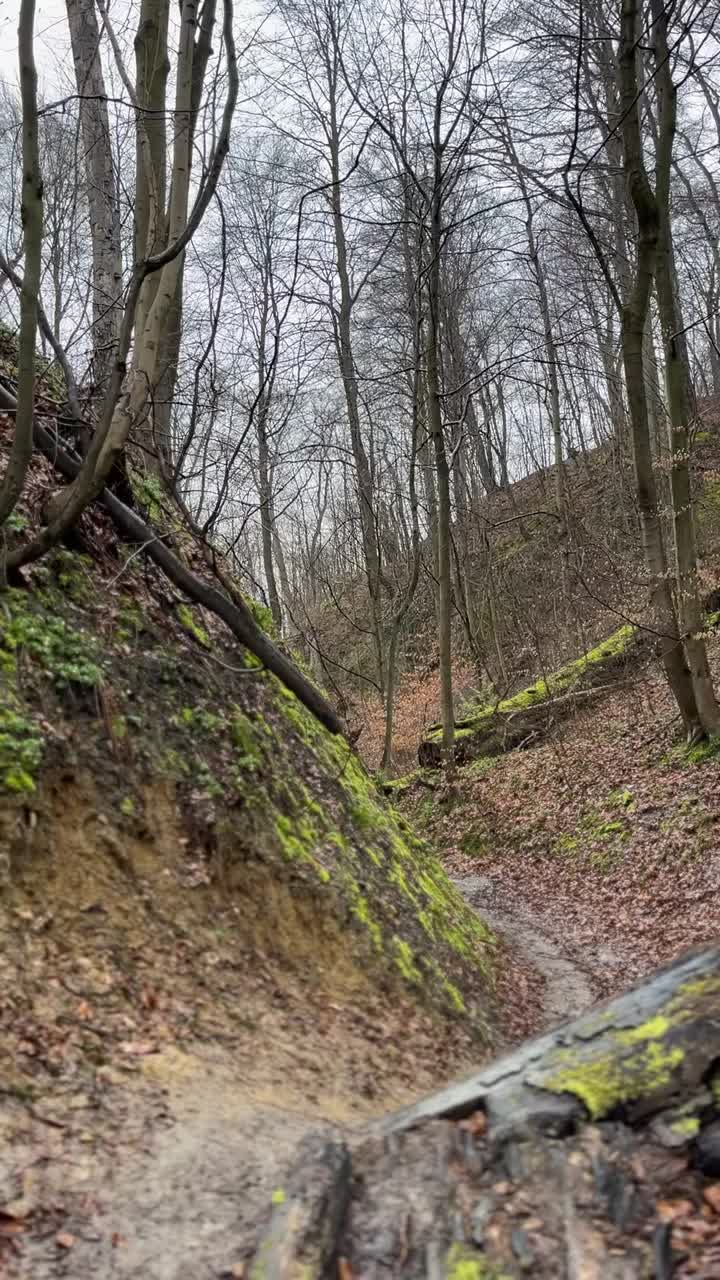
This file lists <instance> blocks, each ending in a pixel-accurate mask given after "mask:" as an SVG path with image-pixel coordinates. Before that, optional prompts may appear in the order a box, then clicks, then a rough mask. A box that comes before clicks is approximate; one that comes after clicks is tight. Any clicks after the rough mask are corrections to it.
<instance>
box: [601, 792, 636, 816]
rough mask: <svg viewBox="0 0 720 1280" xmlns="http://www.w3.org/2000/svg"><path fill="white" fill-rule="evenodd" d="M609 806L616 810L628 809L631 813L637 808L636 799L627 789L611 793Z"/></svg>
mask: <svg viewBox="0 0 720 1280" xmlns="http://www.w3.org/2000/svg"><path fill="white" fill-rule="evenodd" d="M608 804H611V805H612V806H613V807H614V808H616V809H628V810H629V811H630V812H631V813H633V812H634V811H635V809H636V807H637V806H636V804H635V797H634V796H633V793H632V791H630V790H628V788H627V787H618V788H617V790H615V791H611V792H610V795H609V796H608Z"/></svg>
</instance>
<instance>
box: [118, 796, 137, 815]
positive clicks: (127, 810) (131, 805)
mask: <svg viewBox="0 0 720 1280" xmlns="http://www.w3.org/2000/svg"><path fill="white" fill-rule="evenodd" d="M120 812H121V814H122V815H123V817H124V818H134V817H135V801H134V800H133V798H132V796H123V799H122V800H121V801H120Z"/></svg>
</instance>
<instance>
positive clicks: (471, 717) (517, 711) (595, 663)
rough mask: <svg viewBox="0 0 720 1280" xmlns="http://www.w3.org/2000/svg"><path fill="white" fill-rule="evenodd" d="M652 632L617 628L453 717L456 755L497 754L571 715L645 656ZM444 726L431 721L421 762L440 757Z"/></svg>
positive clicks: (428, 764) (427, 764) (432, 763)
mask: <svg viewBox="0 0 720 1280" xmlns="http://www.w3.org/2000/svg"><path fill="white" fill-rule="evenodd" d="M650 635H651V633H645V632H643V631H641V630H640V629H639V628H636V627H635V626H633V625H629V624H627V625H625V626H622V627H620V628H619V630H617V631H616V632H614V634H613V635H611V636H608V638H607V639H606V640H603V641H602V642H601V643H600V644H599V645H597V646H596V648H594V649H591V650H589V651H588V652H587V653H584V654H583V655H582V656H581V657H580V658H576V659H575V661H574V662H568V663H567V664H566V666H564V667H561V668H560V670H559V671H556V672H554V673H553V674H552V675H548V676H546V677H542V678H541V679H539V680H537V681H536V682H535V684H532V685H529V686H528V688H526V689H522V690H521V691H520V692H519V693H516V694H513V695H512V696H511V697H509V698H502V699H499V700H498V701H497V702H495V703H494V704H493V703H491V704H488V705H487V706H479V707H477V709H471V710H470V711H469V712H468V713H467V714H466V715H464V716H463V717H461V718H460V719H458V720H457V721H456V722H455V761H456V763H458V764H463V763H466V762H467V761H468V760H474V759H477V758H478V757H479V756H498V755H502V754H503V752H505V751H511V750H512V749H513V748H514V747H518V746H521V745H523V744H524V743H527V742H529V741H532V740H533V739H535V738H536V737H537V736H538V735H539V734H543V733H546V732H547V730H548V729H549V728H551V726H552V725H554V724H556V723H558V722H559V721H561V720H564V719H565V718H566V717H567V716H569V715H572V713H573V711H575V710H576V708H577V707H578V706H583V705H584V704H585V703H587V702H588V701H589V700H590V699H592V698H596V697H599V696H600V695H601V694H603V693H604V692H606V688H607V685H608V682H611V683H612V687H613V688H614V687H616V686H617V681H618V679H619V678H620V677H621V676H622V675H624V674H626V673H627V672H628V670H630V669H631V668H633V667H637V665H638V662H639V661H640V660H642V659H644V658H646V657H647V656H648V652H649V649H650V646H649V644H648V639H649V637H650ZM441 746H442V726H441V725H440V724H431V725H430V726H429V727H428V730H427V732H426V734H425V737H424V738H423V740H422V742H421V743H420V746H419V749H418V761H419V763H420V764H421V765H422V766H423V767H424V768H438V767H439V766H440V764H441V763H442V751H441Z"/></svg>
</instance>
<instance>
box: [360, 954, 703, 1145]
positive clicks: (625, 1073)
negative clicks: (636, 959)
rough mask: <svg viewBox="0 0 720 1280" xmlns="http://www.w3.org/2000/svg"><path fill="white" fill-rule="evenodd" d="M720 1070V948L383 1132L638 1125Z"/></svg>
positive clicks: (503, 1133) (392, 1119)
mask: <svg viewBox="0 0 720 1280" xmlns="http://www.w3.org/2000/svg"><path fill="white" fill-rule="evenodd" d="M716 1061H717V1062H718V1063H720V947H711V948H708V949H707V950H702V951H698V952H696V953H691V954H690V955H689V956H687V957H685V958H684V959H683V960H680V961H678V963H676V964H674V965H672V966H670V967H669V968H666V969H662V970H660V971H659V972H658V973H656V974H655V975H654V976H653V977H652V978H651V979H649V980H648V981H647V982H645V983H643V984H642V985H641V986H638V987H636V988H634V989H633V990H632V991H629V992H627V993H626V994H625V995H623V996H620V997H619V998H618V999H616V1000H611V1001H610V1002H609V1003H607V1004H605V1005H602V1006H601V1007H599V1008H597V1009H593V1010H592V1011H591V1012H590V1013H587V1014H583V1015H582V1017H580V1018H577V1019H575V1021H573V1022H569V1023H567V1024H565V1025H564V1026H562V1027H559V1028H558V1029H557V1030H555V1031H552V1032H550V1033H548V1034H547V1035H545V1036H542V1037H540V1038H539V1039H538V1040H532V1041H529V1042H528V1043H527V1044H524V1045H522V1046H521V1047H520V1048H519V1049H517V1050H516V1051H515V1052H514V1053H512V1054H510V1055H509V1056H508V1057H506V1058H500V1059H499V1060H498V1061H496V1062H494V1063H492V1064H491V1065H490V1066H488V1067H484V1068H483V1069H482V1070H481V1071H479V1072H478V1073H477V1074H476V1075H473V1076H469V1077H468V1078H467V1079H466V1080H461V1081H458V1082H457V1083H455V1084H451V1085H448V1087H447V1088H446V1089H443V1090H441V1091H440V1092H439V1093H436V1094H432V1095H431V1096H430V1097H428V1098H424V1099H423V1100H422V1101H421V1102H419V1103H417V1104H415V1105H414V1106H411V1107H408V1108H406V1109H405V1110H403V1111H400V1112H397V1113H396V1114H394V1115H391V1116H388V1117H387V1118H386V1119H385V1120H383V1122H382V1125H381V1129H382V1132H383V1133H395V1132H399V1131H400V1130H403V1129H408V1128H411V1127H412V1126H414V1125H416V1124H418V1123H420V1122H421V1121H423V1120H431V1119H437V1118H448V1119H460V1118H462V1117H463V1116H467V1115H470V1114H471V1113H472V1112H474V1111H477V1109H478V1108H482V1110H483V1111H484V1112H485V1113H486V1115H487V1119H488V1124H489V1130H490V1133H491V1134H492V1136H493V1137H494V1138H496V1139H498V1140H499V1139H504V1138H506V1137H507V1136H508V1135H510V1134H517V1133H518V1132H522V1131H526V1130H528V1129H533V1128H537V1129H549V1130H550V1131H552V1132H558V1133H562V1132H566V1131H568V1130H569V1129H571V1128H573V1127H574V1126H575V1125H576V1124H577V1123H578V1122H579V1121H581V1120H582V1119H587V1118H590V1119H593V1120H603V1119H607V1118H608V1117H613V1116H616V1115H618V1114H622V1115H624V1116H629V1117H630V1118H631V1119H636V1118H639V1117H642V1116H644V1115H647V1114H650V1113H652V1112H656V1111H660V1110H661V1109H662V1108H663V1107H664V1106H666V1105H667V1104H668V1103H669V1101H670V1100H671V1099H673V1098H679V1099H681V1100H684V1099H686V1098H687V1097H688V1096H689V1095H690V1094H692V1092H693V1091H694V1090H697V1089H698V1088H700V1087H701V1086H702V1084H703V1082H704V1081H705V1080H706V1079H707V1078H708V1074H709V1073H711V1072H712V1069H713V1065H714V1063H715V1062H716Z"/></svg>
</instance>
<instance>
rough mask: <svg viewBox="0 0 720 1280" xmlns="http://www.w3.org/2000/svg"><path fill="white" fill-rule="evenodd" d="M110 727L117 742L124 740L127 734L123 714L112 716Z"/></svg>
mask: <svg viewBox="0 0 720 1280" xmlns="http://www.w3.org/2000/svg"><path fill="white" fill-rule="evenodd" d="M110 729H111V731H112V736H113V738H115V739H116V741H117V742H124V741H125V739H126V738H127V735H128V722H127V719H126V718H125V716H113V718H112V720H111V721H110Z"/></svg>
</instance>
